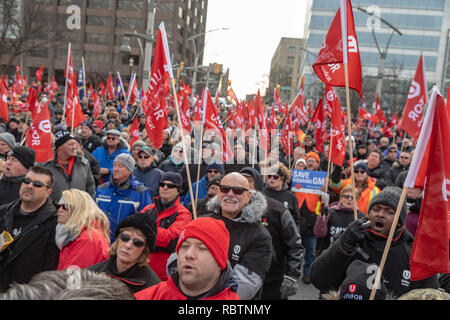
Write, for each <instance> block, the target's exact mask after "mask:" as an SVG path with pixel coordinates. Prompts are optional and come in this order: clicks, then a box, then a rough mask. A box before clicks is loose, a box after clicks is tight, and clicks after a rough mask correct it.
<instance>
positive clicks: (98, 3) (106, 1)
mask: <svg viewBox="0 0 450 320" xmlns="http://www.w3.org/2000/svg"><path fill="white" fill-rule="evenodd" d="M88 8H94V9H97V8H101V9H114V0H89V1H88Z"/></svg>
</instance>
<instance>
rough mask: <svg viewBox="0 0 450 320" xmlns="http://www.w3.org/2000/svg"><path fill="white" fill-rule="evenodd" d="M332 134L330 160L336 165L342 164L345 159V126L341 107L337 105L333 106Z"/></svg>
mask: <svg viewBox="0 0 450 320" xmlns="http://www.w3.org/2000/svg"><path fill="white" fill-rule="evenodd" d="M331 135H332V136H333V143H332V145H331V155H330V161H331V163H334V164H335V165H339V166H342V164H343V163H344V159H345V126H344V124H343V122H342V114H341V108H340V107H338V106H336V105H335V106H334V107H333V113H332V114H331ZM330 140H331V137H330Z"/></svg>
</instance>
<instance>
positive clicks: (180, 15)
mask: <svg viewBox="0 0 450 320" xmlns="http://www.w3.org/2000/svg"><path fill="white" fill-rule="evenodd" d="M178 17H179V18H180V19H183V8H181V7H179V8H178Z"/></svg>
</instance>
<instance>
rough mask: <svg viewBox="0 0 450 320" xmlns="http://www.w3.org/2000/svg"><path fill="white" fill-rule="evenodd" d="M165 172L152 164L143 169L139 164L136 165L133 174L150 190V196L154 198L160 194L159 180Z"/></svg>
mask: <svg viewBox="0 0 450 320" xmlns="http://www.w3.org/2000/svg"><path fill="white" fill-rule="evenodd" d="M162 174H163V172H162V171H161V170H160V169H158V168H155V167H153V166H150V167H149V168H146V169H144V171H142V170H141V169H139V168H138V167H137V166H136V167H134V170H133V175H134V176H135V177H136V179H137V180H138V181H140V182H142V183H143V184H144V185H145V186H146V187H147V188H148V189H149V191H150V197H151V198H152V199H153V198H155V197H156V196H157V195H158V194H159V180H160V178H161V175H162Z"/></svg>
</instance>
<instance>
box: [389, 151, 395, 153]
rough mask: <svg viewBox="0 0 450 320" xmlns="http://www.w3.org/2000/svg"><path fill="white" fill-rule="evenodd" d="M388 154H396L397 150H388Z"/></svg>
mask: <svg viewBox="0 0 450 320" xmlns="http://www.w3.org/2000/svg"><path fill="white" fill-rule="evenodd" d="M389 153H397V150H389Z"/></svg>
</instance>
